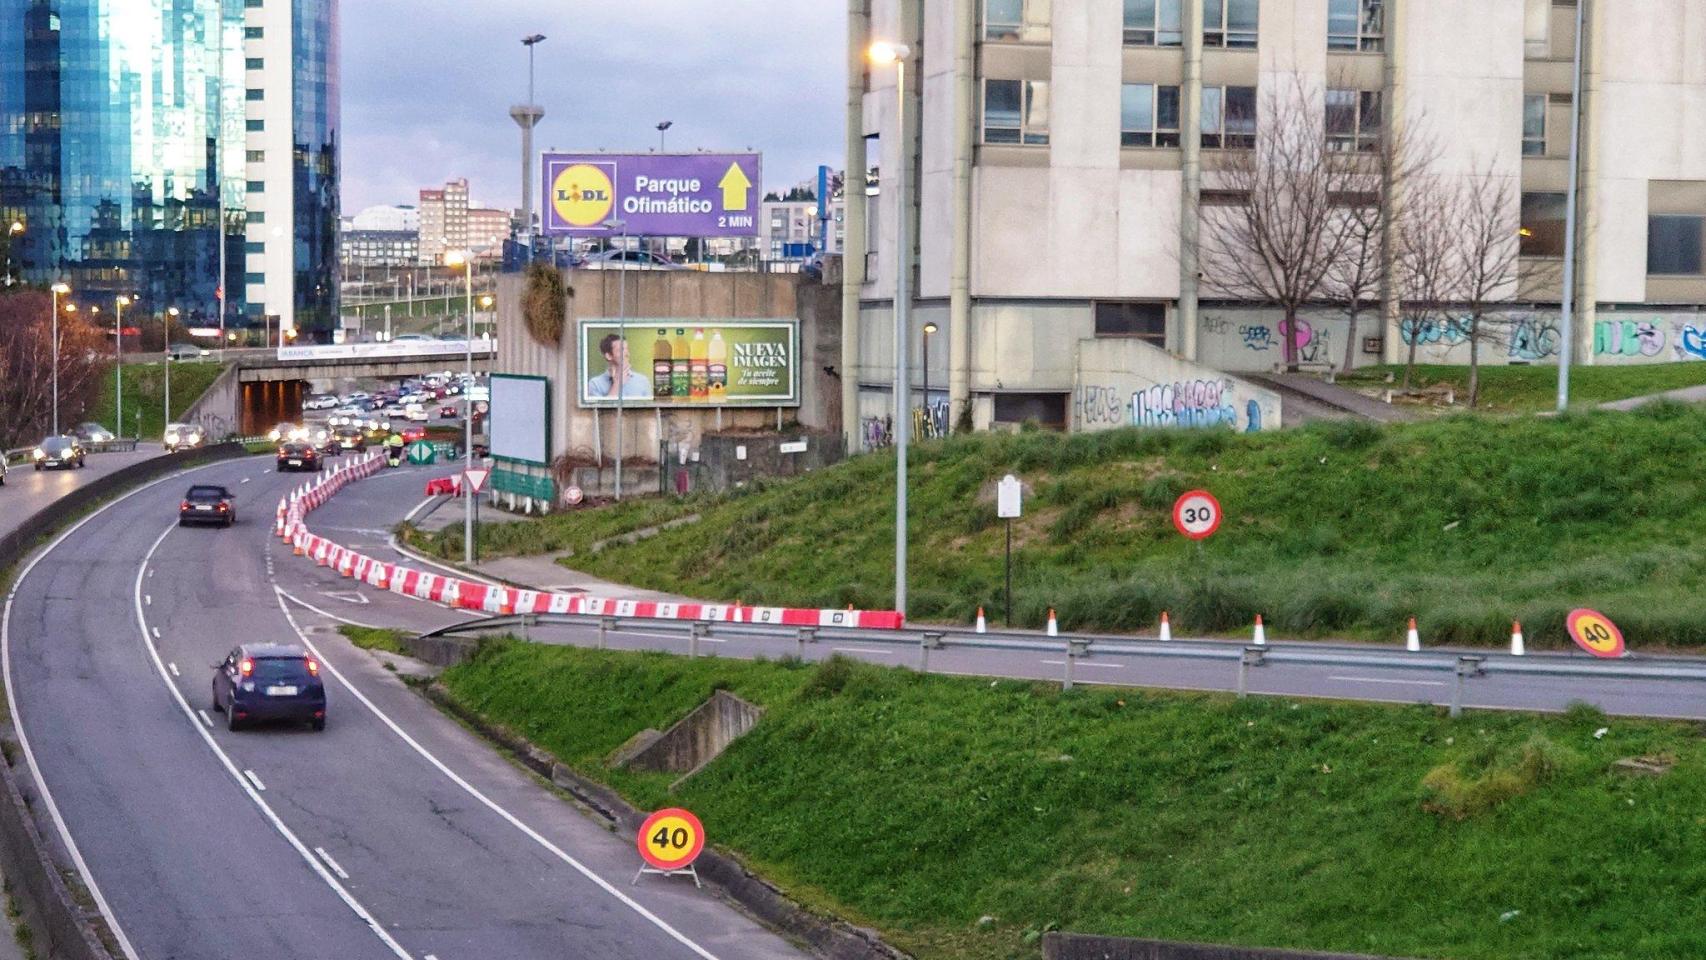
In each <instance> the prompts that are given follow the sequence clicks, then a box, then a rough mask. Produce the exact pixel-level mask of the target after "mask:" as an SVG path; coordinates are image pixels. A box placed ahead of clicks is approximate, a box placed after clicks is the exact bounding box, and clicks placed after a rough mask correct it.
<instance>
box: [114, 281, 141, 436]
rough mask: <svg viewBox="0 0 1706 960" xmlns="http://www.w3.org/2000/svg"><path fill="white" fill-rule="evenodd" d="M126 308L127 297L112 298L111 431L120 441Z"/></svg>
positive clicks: (122, 426)
mask: <svg viewBox="0 0 1706 960" xmlns="http://www.w3.org/2000/svg"><path fill="white" fill-rule="evenodd" d="M128 306H130V298H129V297H127V296H124V295H122V294H121V295H119V296H118V297H115V298H113V403H114V407H113V421H114V423H113V430H114V431H115V432H116V433H117V434H118V436H119V438H120V439H123V438H124V308H125V307H128ZM136 439H138V440H141V439H142V438H141V437H137V438H136Z"/></svg>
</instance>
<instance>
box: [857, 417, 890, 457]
mask: <svg viewBox="0 0 1706 960" xmlns="http://www.w3.org/2000/svg"><path fill="white" fill-rule="evenodd" d="M860 432H861V433H862V434H863V435H864V439H865V449H866V450H886V449H888V448H889V447H891V446H893V445H894V418H893V417H866V418H864V420H862V421H860Z"/></svg>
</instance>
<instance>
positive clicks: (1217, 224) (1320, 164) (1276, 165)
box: [1201, 77, 1369, 371]
mask: <svg viewBox="0 0 1706 960" xmlns="http://www.w3.org/2000/svg"><path fill="white" fill-rule="evenodd" d="M1270 91H1271V92H1269V93H1268V95H1267V99H1266V102H1265V109H1264V110H1263V111H1262V112H1261V115H1262V129H1261V131H1260V132H1259V135H1258V137H1257V140H1256V146H1255V148H1254V149H1251V150H1237V151H1227V152H1225V153H1224V154H1221V155H1220V156H1219V157H1218V160H1219V162H1218V164H1216V165H1215V166H1214V168H1213V170H1212V173H1211V175H1210V176H1208V177H1205V179H1207V180H1209V181H1210V184H1211V186H1212V188H1213V190H1214V193H1215V201H1216V202H1209V201H1205V202H1204V204H1203V207H1202V219H1203V228H1204V229H1203V238H1202V247H1201V264H1202V271H1203V275H1204V286H1205V287H1207V288H1208V289H1210V290H1213V291H1214V292H1215V293H1217V294H1219V295H1222V296H1226V297H1231V298H1236V299H1240V300H1249V301H1260V302H1266V303H1270V304H1273V305H1274V306H1275V307H1278V308H1279V309H1280V311H1281V312H1282V313H1283V314H1284V316H1285V323H1284V325H1283V329H1282V337H1281V340H1282V342H1283V345H1284V350H1285V364H1286V368H1287V369H1288V370H1293V371H1295V370H1296V369H1297V365H1298V363H1297V340H1296V337H1295V336H1294V334H1293V331H1295V330H1297V327H1298V316H1299V314H1300V313H1301V312H1302V311H1303V309H1304V307H1306V306H1307V305H1308V304H1310V303H1312V302H1318V301H1320V300H1321V299H1322V298H1323V296H1324V294H1325V291H1326V290H1327V288H1328V285H1329V281H1328V275H1329V273H1330V271H1332V270H1333V268H1334V266H1335V265H1336V264H1338V263H1339V262H1340V260H1341V258H1342V257H1343V255H1344V251H1345V247H1346V245H1347V243H1348V242H1349V235H1348V233H1347V231H1345V230H1343V229H1339V228H1338V223H1339V220H1340V219H1341V218H1340V214H1341V213H1342V210H1341V209H1340V208H1339V207H1336V206H1335V204H1336V203H1342V202H1343V200H1342V198H1343V197H1344V196H1345V195H1347V194H1351V193H1354V192H1355V191H1356V190H1357V188H1358V187H1359V186H1365V185H1366V180H1367V177H1368V167H1369V163H1368V161H1367V159H1366V158H1359V157H1357V156H1356V155H1354V154H1345V153H1340V152H1337V151H1334V150H1332V149H1330V148H1329V147H1328V144H1327V137H1326V129H1325V106H1324V101H1323V99H1322V97H1321V95H1320V93H1319V92H1318V91H1317V90H1315V89H1313V88H1312V87H1310V86H1309V85H1307V84H1306V83H1304V81H1303V80H1302V78H1300V77H1299V78H1294V80H1293V82H1292V83H1290V84H1278V85H1272V86H1271V87H1270Z"/></svg>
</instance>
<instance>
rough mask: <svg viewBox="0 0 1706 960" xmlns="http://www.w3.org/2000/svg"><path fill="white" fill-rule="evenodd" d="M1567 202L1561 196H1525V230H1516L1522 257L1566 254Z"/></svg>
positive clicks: (1528, 194) (1543, 194) (1523, 224)
mask: <svg viewBox="0 0 1706 960" xmlns="http://www.w3.org/2000/svg"><path fill="white" fill-rule="evenodd" d="M1564 200H1565V197H1564V195H1563V194H1561V193H1525V194H1523V195H1522V228H1521V229H1520V230H1518V231H1517V235H1518V237H1519V238H1520V240H1521V243H1520V244H1519V247H1518V252H1519V253H1520V254H1521V255H1522V256H1525V257H1562V256H1563V255H1564Z"/></svg>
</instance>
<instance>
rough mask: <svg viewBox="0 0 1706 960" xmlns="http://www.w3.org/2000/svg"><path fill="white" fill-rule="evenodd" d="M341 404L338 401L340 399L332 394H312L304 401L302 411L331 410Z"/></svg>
mask: <svg viewBox="0 0 1706 960" xmlns="http://www.w3.org/2000/svg"><path fill="white" fill-rule="evenodd" d="M340 402H341V401H340V400H338V397H337V395H336V394H331V393H316V394H310V395H309V396H308V397H307V398H306V399H304V400H303V401H302V409H304V410H330V409H332V408H333V407H336V406H337V405H338V404H339V403H340Z"/></svg>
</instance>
